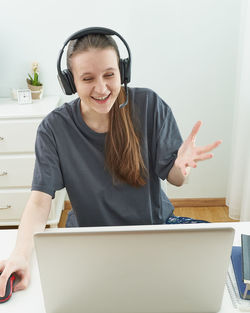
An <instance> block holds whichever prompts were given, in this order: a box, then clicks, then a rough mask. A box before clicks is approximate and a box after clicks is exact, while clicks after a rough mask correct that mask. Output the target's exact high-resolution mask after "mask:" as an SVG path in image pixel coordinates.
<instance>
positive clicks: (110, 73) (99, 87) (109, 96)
mask: <svg viewBox="0 0 250 313" xmlns="http://www.w3.org/2000/svg"><path fill="white" fill-rule="evenodd" d="M71 66H72V73H73V76H74V82H75V86H76V90H77V93H78V96H79V97H80V99H81V104H82V109H83V112H84V111H89V112H90V111H94V112H96V113H100V114H107V113H108V112H109V111H110V109H111V108H112V106H113V104H114V102H115V100H116V98H117V96H118V94H119V92H120V88H121V77H120V71H119V67H118V61H117V55H116V52H115V50H114V49H112V48H107V49H90V50H88V51H85V52H81V53H77V54H75V55H73V56H72V58H71Z"/></svg>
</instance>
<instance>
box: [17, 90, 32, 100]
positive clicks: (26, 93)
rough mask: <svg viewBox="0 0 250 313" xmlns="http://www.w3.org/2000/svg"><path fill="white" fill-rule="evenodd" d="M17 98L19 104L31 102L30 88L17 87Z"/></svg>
mask: <svg viewBox="0 0 250 313" xmlns="http://www.w3.org/2000/svg"><path fill="white" fill-rule="evenodd" d="M16 93H17V99H18V103H19V104H30V103H32V97H31V90H30V89H17V90H16Z"/></svg>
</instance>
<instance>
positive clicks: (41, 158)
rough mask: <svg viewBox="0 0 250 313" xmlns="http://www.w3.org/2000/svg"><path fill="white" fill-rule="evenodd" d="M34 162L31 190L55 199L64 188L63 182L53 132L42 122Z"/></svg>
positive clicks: (37, 137) (38, 132)
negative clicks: (58, 191) (56, 193)
mask: <svg viewBox="0 0 250 313" xmlns="http://www.w3.org/2000/svg"><path fill="white" fill-rule="evenodd" d="M35 153H36V161H35V168H34V174H33V181H32V188H31V190H38V191H42V192H44V193H47V194H49V195H51V196H52V198H54V197H55V191H56V190H60V189H62V188H64V181H63V176H62V171H61V167H60V160H59V156H58V153H57V148H56V142H55V138H54V136H53V132H52V130H51V129H50V127H49V126H48V125H47V123H46V121H45V120H44V121H43V122H42V123H41V124H40V125H39V127H38V130H37V136H36V144H35Z"/></svg>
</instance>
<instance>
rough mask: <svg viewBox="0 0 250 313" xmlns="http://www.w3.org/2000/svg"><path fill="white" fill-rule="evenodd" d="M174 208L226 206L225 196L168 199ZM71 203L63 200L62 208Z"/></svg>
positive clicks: (69, 205) (68, 207) (66, 208)
mask: <svg viewBox="0 0 250 313" xmlns="http://www.w3.org/2000/svg"><path fill="white" fill-rule="evenodd" d="M170 201H171V202H172V204H173V206H174V207H175V208H180V207H203V206H204V207H209V206H226V199H225V198H183V199H170ZM71 208H72V207H71V203H70V201H69V200H66V201H65V202H64V209H65V210H71Z"/></svg>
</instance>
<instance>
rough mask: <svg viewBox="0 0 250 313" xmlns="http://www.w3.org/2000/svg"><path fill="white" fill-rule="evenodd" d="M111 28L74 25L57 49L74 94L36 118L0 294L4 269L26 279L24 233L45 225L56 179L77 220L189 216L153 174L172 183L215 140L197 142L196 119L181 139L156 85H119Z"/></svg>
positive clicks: (124, 71)
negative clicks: (30, 172)
mask: <svg viewBox="0 0 250 313" xmlns="http://www.w3.org/2000/svg"><path fill="white" fill-rule="evenodd" d="M112 35H118V37H120V38H121V36H120V35H119V34H117V33H116V32H114V31H112V30H109V29H104V28H88V29H84V30H81V31H79V32H77V33H75V34H73V35H72V36H71V37H70V39H69V40H68V41H66V44H65V45H67V43H68V42H70V43H69V48H68V53H67V64H68V69H67V70H64V71H63V72H62V71H61V68H60V60H61V56H62V53H63V49H62V50H61V53H60V55H59V60H58V63H57V64H58V74H59V77H60V79H61V82H62V86H63V89H64V91H65V92H66V94H73V93H76V92H77V93H78V96H79V97H78V98H77V99H75V100H73V101H71V102H69V103H68V102H67V103H64V104H63V105H62V106H60V107H58V108H56V109H55V110H53V111H52V112H51V113H49V114H48V115H47V116H46V117H45V118H44V119H43V121H42V122H41V124H40V125H39V128H38V131H37V138H36V163H35V169H34V176H33V182H32V193H31V197H30V199H29V201H28V204H27V206H26V208H25V210H24V213H23V217H22V221H21V223H20V227H19V232H18V238H17V244H16V248H15V250H14V252H13V253H12V254H11V256H10V258H9V259H8V260H6V261H2V262H0V271H2V272H3V274H2V275H1V277H0V296H1V294H4V288H5V285H6V281H7V278H8V277H9V276H10V274H11V273H12V272H17V273H18V274H19V275H20V276H21V280H20V282H19V284H18V285H17V286H16V288H17V289H24V288H25V287H26V286H27V284H28V281H29V266H28V264H29V261H30V257H31V252H32V248H33V245H32V243H33V241H32V238H33V234H34V233H35V232H37V231H41V230H42V229H43V228H44V227H45V224H46V220H47V218H48V215H49V211H50V207H51V199H52V198H53V197H54V196H55V192H56V191H57V190H60V189H61V188H63V187H66V189H67V192H68V196H69V198H70V202H71V204H72V208H73V212H74V217H75V220H76V225H78V226H80V227H92V226H122V225H142V224H144V225H153V224H164V223H179V222H181V223H190V222H193V221H192V220H191V219H183V218H181V219H179V218H176V217H175V216H173V210H174V207H173V205H172V204H171V202H170V201H169V199H168V197H167V196H166V194H165V193H164V191H163V190H162V189H161V179H162V180H166V179H167V180H168V181H169V182H170V183H171V184H173V185H176V186H181V185H182V184H183V183H184V181H185V178H186V177H187V175H188V172H189V170H190V168H196V167H197V163H198V162H199V161H202V160H207V159H210V158H212V156H213V155H212V154H211V151H212V150H213V149H214V148H216V147H217V146H218V145H219V144H220V143H221V141H216V142H214V143H213V144H209V145H206V146H196V145H195V141H196V136H197V134H198V131H199V129H200V127H201V124H202V123H201V121H198V122H197V123H196V124H195V125H194V127H193V129H192V131H191V133H190V135H189V136H188V137H187V139H186V140H185V141H184V142H183V141H182V137H181V135H180V132H179V129H178V126H177V123H176V121H175V118H174V115H173V113H172V110H171V108H170V107H169V106H168V105H167V104H166V102H165V101H164V100H163V99H162V98H161V97H160V96H159V95H157V93H156V92H154V91H153V90H151V89H148V88H128V87H127V83H129V82H130V64H131V60H130V50H129V48H128V46H127V49H128V52H129V58H128V59H124V60H123V59H120V55H119V51H118V48H117V45H116V43H115V41H114V40H113V39H112V37H111V36H112ZM123 42H125V41H123ZM65 45H64V47H65ZM122 84H124V87H123V86H122ZM194 222H204V221H194Z"/></svg>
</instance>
